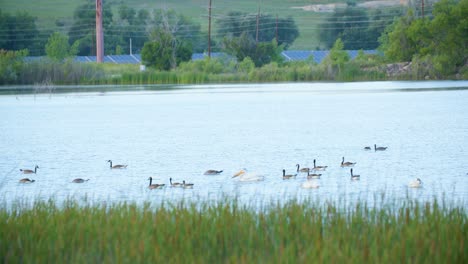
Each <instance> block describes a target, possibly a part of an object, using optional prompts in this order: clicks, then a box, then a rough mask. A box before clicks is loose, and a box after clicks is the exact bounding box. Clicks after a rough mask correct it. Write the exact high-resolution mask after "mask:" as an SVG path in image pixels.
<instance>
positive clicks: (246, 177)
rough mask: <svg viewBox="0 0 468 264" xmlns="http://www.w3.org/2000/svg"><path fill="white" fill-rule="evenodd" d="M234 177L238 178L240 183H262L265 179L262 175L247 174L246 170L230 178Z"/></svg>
mask: <svg viewBox="0 0 468 264" xmlns="http://www.w3.org/2000/svg"><path fill="white" fill-rule="evenodd" d="M236 177H239V180H240V181H263V180H264V179H265V177H263V176H262V175H258V174H256V173H254V172H247V169H242V170H240V171H239V172H237V173H236V174H234V176H232V178H236Z"/></svg>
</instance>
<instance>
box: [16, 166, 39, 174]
mask: <svg viewBox="0 0 468 264" xmlns="http://www.w3.org/2000/svg"><path fill="white" fill-rule="evenodd" d="M37 169H39V166H37V165H36V167H34V170H27V169H20V171H21V172H23V174H33V173H34V174H36V173H37Z"/></svg>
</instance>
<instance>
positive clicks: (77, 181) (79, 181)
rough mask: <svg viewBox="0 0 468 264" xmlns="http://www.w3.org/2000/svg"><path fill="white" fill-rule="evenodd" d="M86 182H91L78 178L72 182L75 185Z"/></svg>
mask: <svg viewBox="0 0 468 264" xmlns="http://www.w3.org/2000/svg"><path fill="white" fill-rule="evenodd" d="M86 181H89V179H86V180H85V179H81V178H76V179H74V180H73V181H72V182H73V183H83V182H86Z"/></svg>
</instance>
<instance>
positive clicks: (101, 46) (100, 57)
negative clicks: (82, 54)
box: [96, 0, 104, 63]
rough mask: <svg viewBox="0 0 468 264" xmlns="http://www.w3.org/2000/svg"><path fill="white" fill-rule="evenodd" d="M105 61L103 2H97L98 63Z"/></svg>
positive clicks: (97, 0) (100, 0)
mask: <svg viewBox="0 0 468 264" xmlns="http://www.w3.org/2000/svg"><path fill="white" fill-rule="evenodd" d="M103 61H104V35H103V33H102V0H96V62H97V63H101V62H103Z"/></svg>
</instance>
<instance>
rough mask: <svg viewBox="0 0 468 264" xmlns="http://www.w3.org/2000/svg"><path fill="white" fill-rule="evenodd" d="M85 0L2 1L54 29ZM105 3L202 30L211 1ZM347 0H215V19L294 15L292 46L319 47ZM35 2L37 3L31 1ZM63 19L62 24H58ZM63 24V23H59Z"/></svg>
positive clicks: (379, 4) (393, 0) (400, 1)
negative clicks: (160, 12)
mask: <svg viewBox="0 0 468 264" xmlns="http://www.w3.org/2000/svg"><path fill="white" fill-rule="evenodd" d="M408 1H409V0H384V1H358V5H361V6H363V7H365V8H380V9H384V8H389V7H394V6H402V7H403V6H406V5H407V4H408ZM84 2H85V0H37V1H34V2H32V1H30V0H0V7H1V9H2V11H3V12H10V13H14V12H17V11H26V12H28V13H29V14H31V15H33V16H36V17H37V18H38V21H37V23H38V26H39V28H40V29H47V30H51V31H65V32H66V31H67V29H68V28H69V27H70V26H71V24H72V21H73V20H72V18H73V12H74V10H75V8H76V7H77V6H79V5H81V4H83V3H84ZM103 2H104V5H111V6H112V9H113V11H114V13H116V10H117V7H118V6H120V5H122V4H126V5H128V6H131V7H133V8H135V9H137V10H138V9H146V10H154V9H159V8H170V9H174V10H176V11H177V12H179V13H182V14H184V15H186V16H188V17H190V18H191V19H193V20H194V21H197V22H199V23H200V24H201V25H202V30H204V31H207V28H208V26H207V25H208V11H207V10H208V8H207V7H208V2H209V0H162V1H150V0H104V1H103ZM345 2H346V1H327V0H318V1H317V0H316V1H314V0H259V1H253V0H236V1H227V0H212V16H213V18H214V21H213V27H214V28H215V29H216V18H219V17H222V16H223V15H224V14H226V13H227V12H229V11H242V12H249V13H256V12H257V8H258V7H260V11H261V13H268V14H272V15H278V16H280V17H287V16H291V17H293V18H294V19H295V21H296V23H297V25H298V27H299V31H300V36H299V38H298V39H296V41H295V42H294V44H293V45H292V46H291V47H290V49H317V48H321V47H320V43H319V41H318V34H319V28H320V23H322V22H323V19H324V18H326V17H327V16H328V15H329V14H331V12H333V9H334V8H337V7H341V6H344V5H345ZM32 3H34V4H32ZM383 19H384V20H389V21H390V20H393V17H384V18H383ZM57 22H60V23H57ZM57 24H63V26H60V27H59V26H57Z"/></svg>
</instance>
